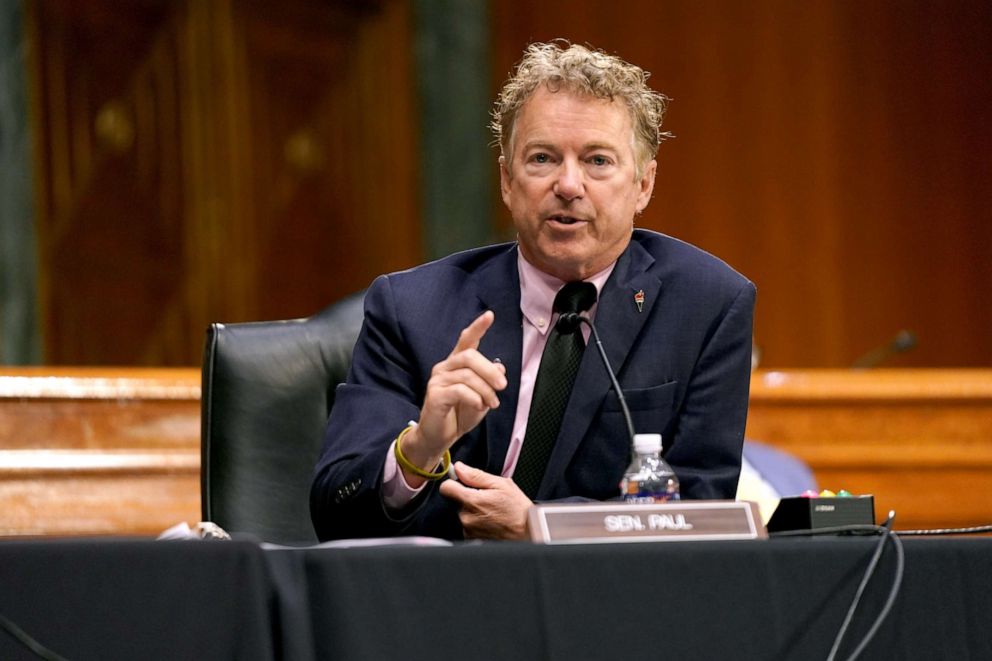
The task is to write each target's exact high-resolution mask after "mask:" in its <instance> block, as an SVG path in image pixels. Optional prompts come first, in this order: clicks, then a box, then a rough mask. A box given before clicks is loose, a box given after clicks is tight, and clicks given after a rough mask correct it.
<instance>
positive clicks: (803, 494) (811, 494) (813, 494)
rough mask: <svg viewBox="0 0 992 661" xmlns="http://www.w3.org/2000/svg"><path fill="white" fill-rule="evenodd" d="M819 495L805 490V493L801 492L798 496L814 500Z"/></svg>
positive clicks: (810, 490)
mask: <svg viewBox="0 0 992 661" xmlns="http://www.w3.org/2000/svg"><path fill="white" fill-rule="evenodd" d="M819 495H820V494H818V493H816V492H815V491H813V490H812V489H806V491H803V492H802V493H801V494H799V497H800V498H816V497H817V496H819Z"/></svg>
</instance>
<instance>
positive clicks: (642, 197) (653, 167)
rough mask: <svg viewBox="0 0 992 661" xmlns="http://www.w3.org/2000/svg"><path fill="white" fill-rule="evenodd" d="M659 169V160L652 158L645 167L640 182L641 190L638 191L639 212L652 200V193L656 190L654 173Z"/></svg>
mask: <svg viewBox="0 0 992 661" xmlns="http://www.w3.org/2000/svg"><path fill="white" fill-rule="evenodd" d="M657 171H658V161H657V160H655V159H653V158H652V159H651V160H650V161H649V162H648V164H647V165H646V166H645V167H644V175H643V176H642V177H641V181H640V182H639V183H640V185H641V190H640V191H639V192H638V193H637V213H641V212H642V211H644V210H645V209H646V208H647V206H648V202H650V201H651V194H652V193H653V192H654V175H655V173H656V172H657Z"/></svg>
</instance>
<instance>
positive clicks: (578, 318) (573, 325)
mask: <svg viewBox="0 0 992 661" xmlns="http://www.w3.org/2000/svg"><path fill="white" fill-rule="evenodd" d="M558 323H559V324H560V325H561V326H560V330H561V332H574V331H575V330H576V329H577V328H578V327H579V324H585V325H586V326H588V327H589V330H590V331H592V336H593V338H594V339H595V340H596V348H597V349H599V357H600V358H602V359H603V367H605V368H606V373H607V375H609V377H610V383H612V384H613V390H614V392H616V394H617V401H619V402H620V410H621V411H623V419H624V421H625V422H626V423H627V433H628V434H629V435H630V456H631V459H633V457H634V436H636V432H635V431H634V421H633V420H632V419H631V417H630V409H629V408H627V400H626V398H625V397H624V396H623V390H621V389H620V382H619V381H617V375H616V373H615V372H614V371H613V367H612V366H611V365H610V359H609V358H607V357H606V350H605V349H603V342H602V341H601V340H600V339H599V333H598V332H597V331H596V326H595V325H594V324H593V323H592V321H590V320H589V318H588V317H586V316H585V315H581V314H579V313H578V312H564V313H562V315H561V316H560V317H559V318H558Z"/></svg>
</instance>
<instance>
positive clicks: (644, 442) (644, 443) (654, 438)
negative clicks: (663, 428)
mask: <svg viewBox="0 0 992 661" xmlns="http://www.w3.org/2000/svg"><path fill="white" fill-rule="evenodd" d="M634 452H637V453H638V454H646V453H648V452H661V434H634Z"/></svg>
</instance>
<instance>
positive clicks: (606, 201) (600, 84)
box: [311, 43, 755, 539]
mask: <svg viewBox="0 0 992 661" xmlns="http://www.w3.org/2000/svg"><path fill="white" fill-rule="evenodd" d="M646 78H647V74H646V73H645V72H644V71H642V70H641V69H639V68H638V67H636V66H633V65H631V64H628V63H626V62H624V61H623V60H620V59H619V58H616V57H613V56H609V55H606V54H605V53H602V52H598V51H590V50H588V49H586V48H584V47H582V46H577V45H572V46H568V47H565V46H562V45H559V44H557V43H552V44H535V45H532V46H531V47H529V48H528V49H527V51H526V53H525V56H524V59H523V60H522V61H521V62H520V64H519V65H518V67H517V69H516V72H515V74H514V76H513V77H512V78H511V79H510V80H509V81H508V82H507V84H506V86H505V87H504V88H503V90H502V92H501V94H500V98H499V99H498V101H497V103H496V109H495V111H494V117H495V119H494V121H493V128H494V132H495V134H496V138H497V141H498V143H499V145H500V150H501V156H500V159H499V163H500V189H501V193H502V197H503V201H504V202H505V204H506V206H507V208H508V209H509V211H510V215H511V216H512V218H513V223H514V226H515V228H516V231H517V239H518V240H517V242H515V243H511V244H504V245H497V246H489V247H485V248H479V249H475V250H470V251H467V252H463V253H459V254H456V255H452V256H450V257H447V258H444V259H441V260H439V261H436V262H433V263H430V264H426V265H423V266H420V267H417V268H414V269H411V270H409V271H405V272H402V273H394V274H391V275H388V276H382V277H380V278H378V279H377V280H376V281H375V282H374V283H373V284H372V286H371V287H370V288H369V291H368V293H367V295H366V299H365V323H364V326H363V328H362V332H361V335H360V337H359V339H358V342H357V344H356V346H355V352H354V357H353V364H352V369H351V373H350V375H349V378H348V382H347V383H346V384H344V385H342V386H340V388H339V389H338V391H337V397H336V401H335V405H334V409H333V412H332V414H331V418H330V420H329V422H328V427H327V434H326V437H325V444H324V448H323V450H322V454H321V457H320V460H319V462H318V465H317V469H316V473H315V478H314V483H313V487H312V490H311V514H312V517H313V521H314V526H315V528H316V530H317V533H318V536H319V537H320V538H321V539H328V538H334V537H360V536H382V535H412V534H419V535H432V536H437V537H444V538H449V539H459V538H462V537H482V538H500V539H521V538H524V537H525V536H526V532H527V531H526V512H527V509H528V507H529V506H530V505H531V504H532V502H533V500H537V501H547V500H555V499H597V500H605V499H610V498H615V497H617V496H619V487H618V484H619V482H620V479H621V477H622V475H623V472H624V469H625V468H626V466H627V463H628V461H629V457H630V440H631V439H630V437H629V434H628V433H627V427H626V425H625V422H624V420H623V417H622V415H621V412H620V407H619V405H618V403H617V399H616V394H615V393H613V392H611V388H610V381H609V378H608V376H607V374H606V371H605V369H604V366H603V365H602V362H601V359H600V356H598V355H597V352H596V351H594V350H589V351H584V352H582V353H581V354H578V355H580V356H581V358H576V359H575V360H577V361H579V362H578V368H577V374H576V375H575V377H574V385H571V382H569V384H570V385H569V386H567V387H566V389H565V392H566V395H565V397H566V400H567V406H565V405H564V404H563V406H565V409H564V412H563V414H561V415H560V416H557V417H556V420H555V421H554V422H553V423H551V429H552V431H551V432H550V435H551V437H552V438H551V441H552V443H551V445H550V447H549V448H548V449H547V451H546V452H547V453H548V454H547V455H546V456H544V457H541V458H539V459H538V461H537V464H536V468H535V463H534V461H533V459H532V457H533V455H534V454H535V453H537V452H538V450H537V448H539V447H541V443H543V441H541V442H539V441H536V440H532V438H536V437H537V435H539V434H540V433H541V432H538V431H534V432H533V434H534V436H531V435H529V434H528V429H527V428H528V426H530V427H533V428H534V429H535V430H537V429H545V428H546V425H547V423H546V421H545V419H544V418H545V417H547V415H546V414H547V411H548V410H550V409H553V408H554V406H549V405H547V404H546V403H545V400H544V399H542V398H543V397H544V396H545V395H544V394H543V390H542V389H543V386H542V384H541V382H542V380H544V381H545V382H546V383H551V382H552V379H555V378H556V377H557V376H558V375H557V374H551V375H550V376H545V375H544V374H542V372H541V371H540V367H541V364H542V362H545V363H546V366H547V365H551V360H550V359H549V358H547V354H545V358H542V353H543V352H544V350H545V345H546V344H551V345H555V346H557V344H555V343H557V342H559V341H560V338H561V337H563V336H564V335H565V334H566V333H568V332H569V329H567V328H565V327H564V326H559V325H558V324H557V321H558V318H559V316H560V315H558V314H557V313H556V312H555V309H557V308H556V307H555V306H556V305H557V304H556V303H555V300H556V297H558V298H561V297H559V291H562V292H564V291H566V288H565V287H563V285H565V283H575V282H578V281H583V282H586V283H591V285H578V287H579V288H581V287H585V288H586V290H588V289H589V288H590V287H595V292H596V293H597V294H598V297H597V300H596V302H595V303H593V304H592V305H591V307H590V306H589V303H590V301H589V300H586V301H585V302H584V303H585V305H584V309H586V311H585V312H584V314H585V316H587V317H589V318H591V319H593V320H594V323H595V324H596V327H597V329H598V331H599V334H600V336H601V338H602V343H603V346H604V348H605V350H606V352H607V354H608V355H609V358H610V362H611V364H612V366H613V368H614V369H615V370H616V371H617V373H618V376H619V381H620V385H621V387H622V389H623V391H624V393H625V395H626V398H627V403H628V405H629V407H630V410H631V414H632V417H633V423H634V426H635V429H636V430H637V431H638V432H655V433H658V432H661V433H662V434H663V435H664V445H665V451H666V455H665V456H666V458H667V460H668V462H669V463H670V464H671V465H672V467H673V468H674V469H675V471H676V473H677V474H678V476H679V479H680V481H681V487H682V496H683V497H684V498H733V495H734V490H735V488H736V486H737V479H738V473H739V470H740V462H741V446H742V442H743V434H744V422H745V418H746V414H747V397H748V385H749V372H750V351H751V325H752V316H753V308H754V295H755V292H754V287H753V285H752V284H751V283H750V282H748V281H747V280H746V279H744V278H743V277H742V276H740V275H739V274H737V273H735V272H734V271H733V270H732V269H730V267H728V266H727V265H725V264H724V263H723V262H720V261H719V260H717V259H716V258H714V257H712V256H710V255H708V254H706V253H704V252H702V251H700V250H698V249H697V248H694V247H692V246H689V245H687V244H685V243H683V242H680V241H678V240H676V239H672V238H670V237H667V236H664V235H661V234H657V233H654V232H648V231H644V230H634V227H633V225H634V218H635V216H636V215H637V214H639V213H640V212H641V211H643V210H644V208H645V207H646V206H647V204H648V201H649V200H650V198H651V193H652V190H653V187H654V179H655V172H656V168H657V164H656V162H655V160H654V157H655V154H656V152H657V149H658V145H659V143H660V141H661V139H662V137H663V134H662V133H661V120H662V116H663V113H664V109H665V102H666V101H667V99H666V98H665V97H664V96H662V95H660V94H658V93H656V92H653V91H652V90H650V89H649V88H648V87H647V86H646V84H645V80H646ZM570 287H575V285H570ZM575 332H578V331H574V330H573V331H572V332H571V335H570V339H569V340H568V341H574V339H575V337H576V336H575ZM581 332H582V333H583V336H584V338H585V339H588V333H589V330H588V328H586V327H585V326H584V325H583V326H582V327H581ZM549 338H551V339H549ZM556 338H557V339H556ZM550 348H551V347H549V350H550ZM578 351H581V343H580V344H579V346H578ZM547 370H548V371H549V372H551V371H552V370H551V368H550V367H548V368H547ZM535 382H537V383H535ZM569 387H570V388H571V390H570V396H569V395H568V388H569ZM552 389H553V388H552ZM538 391H542V394H541V395H538V394H537V393H538ZM532 399H535V400H541V401H535V402H532ZM532 404H533V409H532V408H531V406H532ZM559 424H560V429H559V427H558V425H559ZM532 431H533V430H532ZM452 462H453V467H454V468H453V470H454V473H455V474H456V476H457V480H453V479H445V477H446V475H448V474H449V473H450V471H449V470H448V467H449V464H450V463H452ZM518 464H519V466H518ZM524 465H526V468H521V470H519V471H518V470H517V469H518V468H520V467H521V466H524ZM535 470H536V471H537V472H536V475H537V477H536V481H535V480H534V479H532V480H531V482H532V483H531V484H530V486H528V487H527V488H528V489H529V490H530V491H531V492H532V496H533V499H532V497H531V496H528V495H526V494H525V492H524V490H523V489H522V488H521V487H520V486H518V484H517V481H520V482H521V484H523V482H524V480H523V479H521V478H522V476H524V475H525V474H526V473H533V471H535Z"/></svg>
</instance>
